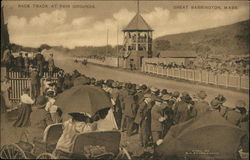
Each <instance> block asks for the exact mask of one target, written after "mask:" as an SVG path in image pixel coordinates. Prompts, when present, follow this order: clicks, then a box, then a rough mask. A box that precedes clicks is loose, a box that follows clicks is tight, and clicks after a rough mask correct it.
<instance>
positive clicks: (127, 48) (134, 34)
mask: <svg viewBox="0 0 250 160" xmlns="http://www.w3.org/2000/svg"><path fill="white" fill-rule="evenodd" d="M123 32H124V44H123V58H124V59H125V61H126V67H125V68H131V67H132V68H133V69H140V68H141V65H142V58H143V57H152V32H153V29H152V28H151V27H150V26H149V25H148V24H147V22H146V21H145V20H144V19H143V17H142V16H141V15H140V12H139V0H138V1H137V13H136V15H135V16H134V18H133V19H132V20H131V21H130V23H129V24H128V25H127V26H126V27H125V28H124V29H123Z"/></svg>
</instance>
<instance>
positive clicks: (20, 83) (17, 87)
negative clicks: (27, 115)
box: [8, 72, 58, 102]
mask: <svg viewBox="0 0 250 160" xmlns="http://www.w3.org/2000/svg"><path fill="white" fill-rule="evenodd" d="M8 76H9V79H10V86H11V89H10V92H9V100H10V101H11V102H19V101H20V96H21V94H22V91H23V89H24V88H30V95H31V83H30V81H31V80H30V77H29V76H28V75H27V74H24V73H23V74H22V73H21V72H9V73H8ZM48 77H49V74H48V72H44V75H43V77H42V78H41V82H40V83H41V89H40V90H41V91H43V85H42V84H43V83H44V81H45V80H46V79H47V78H48ZM57 77H58V73H53V75H52V77H51V79H52V81H53V82H56V81H57Z"/></svg>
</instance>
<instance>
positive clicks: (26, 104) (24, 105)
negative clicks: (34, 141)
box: [13, 88, 34, 127]
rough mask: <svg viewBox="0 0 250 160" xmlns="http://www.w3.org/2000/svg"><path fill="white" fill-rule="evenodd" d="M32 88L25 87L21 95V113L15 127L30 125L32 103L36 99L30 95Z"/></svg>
mask: <svg viewBox="0 0 250 160" xmlns="http://www.w3.org/2000/svg"><path fill="white" fill-rule="evenodd" d="M29 92H30V89H29V88H25V89H23V94H22V95H21V97H20V101H21V106H20V108H19V114H18V116H17V120H16V121H15V123H14V124H13V126H14V127H28V126H30V114H31V111H32V110H31V105H33V104H34V100H33V99H32V98H31V97H30V96H29Z"/></svg>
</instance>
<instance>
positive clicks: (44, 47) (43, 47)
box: [39, 44, 52, 50]
mask: <svg viewBox="0 0 250 160" xmlns="http://www.w3.org/2000/svg"><path fill="white" fill-rule="evenodd" d="M39 48H41V50H43V49H47V50H49V49H51V48H52V47H51V46H49V45H48V44H42V45H40V47H39Z"/></svg>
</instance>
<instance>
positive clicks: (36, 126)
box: [27, 96, 53, 143]
mask: <svg viewBox="0 0 250 160" xmlns="http://www.w3.org/2000/svg"><path fill="white" fill-rule="evenodd" d="M47 102H48V99H47V98H46V97H45V96H39V97H37V99H36V104H35V105H34V106H32V113H31V115H30V121H31V125H30V127H29V128H28V130H27V131H28V139H29V142H34V143H35V142H37V141H38V142H39V141H42V138H43V132H44V130H45V128H46V127H47V126H48V125H50V124H53V121H52V119H51V116H50V114H49V113H48V112H47V111H46V110H45V106H46V104H47Z"/></svg>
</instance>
